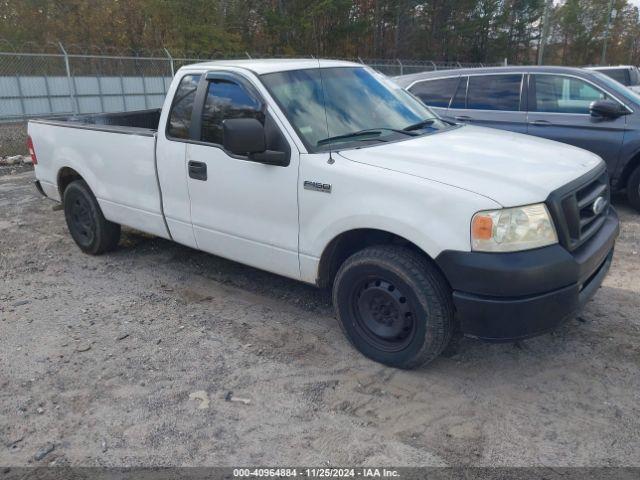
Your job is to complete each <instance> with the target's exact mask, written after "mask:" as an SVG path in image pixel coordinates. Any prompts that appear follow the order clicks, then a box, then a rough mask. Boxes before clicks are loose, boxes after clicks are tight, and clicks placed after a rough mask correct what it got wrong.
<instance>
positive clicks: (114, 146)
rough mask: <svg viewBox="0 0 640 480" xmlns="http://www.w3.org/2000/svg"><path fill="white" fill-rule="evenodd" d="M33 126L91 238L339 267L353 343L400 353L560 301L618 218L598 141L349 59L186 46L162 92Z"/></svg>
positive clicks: (285, 268)
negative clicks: (421, 93) (159, 96)
mask: <svg viewBox="0 0 640 480" xmlns="http://www.w3.org/2000/svg"><path fill="white" fill-rule="evenodd" d="M28 146H29V150H30V153H31V155H32V157H33V161H34V164H35V175H36V178H37V181H36V186H37V188H38V189H39V190H40V191H41V193H43V194H44V195H46V196H47V197H49V198H51V199H53V200H56V201H61V202H62V203H63V205H64V212H65V218H66V222H67V225H68V228H69V232H70V234H71V236H72V237H73V239H74V240H75V242H76V243H77V244H78V246H79V247H80V249H81V250H83V251H84V252H86V253H89V254H100V253H103V252H107V251H109V250H112V249H114V248H115V247H116V246H117V244H118V240H119V236H120V226H121V225H126V226H129V227H132V228H135V229H138V230H141V231H144V232H147V233H150V234H153V235H157V236H159V237H163V238H166V239H171V240H174V241H176V242H179V243H181V244H184V245H188V246H190V247H193V248H197V249H200V250H203V251H206V252H210V253H212V254H215V255H219V256H222V257H226V258H229V259H232V260H236V261H239V262H242V263H245V264H248V265H251V266H254V267H257V268H260V269H264V270H268V271H270V272H274V273H276V274H280V275H284V276H287V277H291V278H293V279H297V280H301V281H303V282H308V283H310V284H315V285H317V286H319V287H331V288H332V292H333V302H334V305H335V309H336V313H337V317H338V320H339V323H340V325H341V327H342V328H343V330H344V332H345V334H346V335H347V337H348V338H349V340H350V341H351V342H352V343H353V344H354V345H355V347H356V348H358V349H359V350H360V351H361V352H362V353H363V354H365V355H366V356H368V357H370V358H372V359H375V360H377V361H379V362H382V363H385V364H387V365H391V366H395V367H401V368H411V367H415V366H417V365H421V364H424V363H426V362H428V361H430V360H432V359H434V358H435V357H437V356H438V355H439V354H440V353H441V352H442V350H443V349H444V348H445V346H446V345H447V343H448V341H449V339H450V338H451V336H452V334H453V333H454V332H455V331H461V332H462V333H464V334H466V335H470V336H473V337H478V338H482V339H487V340H493V341H511V340H516V339H521V338H527V337H531V336H534V335H538V334H541V333H543V332H546V331H548V330H550V329H552V328H554V327H555V326H556V325H558V324H559V323H560V322H562V321H563V320H565V319H567V318H570V317H571V316H572V314H574V313H575V312H576V311H577V310H578V309H579V308H580V307H581V306H583V305H584V304H585V302H586V301H587V300H588V299H589V298H590V297H591V296H592V295H593V294H594V292H595V291H596V290H597V289H598V287H599V286H600V284H601V283H602V281H603V278H604V277H605V275H606V273H607V271H608V269H609V266H610V263H611V258H612V255H613V248H614V243H615V240H616V237H617V235H618V231H619V226H618V218H617V215H616V212H615V210H614V209H613V208H612V207H611V206H610V202H609V181H608V178H607V172H606V169H605V165H604V163H603V162H602V160H601V159H600V157H598V156H597V155H595V154H592V153H590V152H587V151H585V150H581V149H578V148H575V147H572V146H569V145H565V144H561V143H556V142H553V141H549V140H545V139H540V138H534V137H528V136H525V135H521V134H517V133H511V132H505V131H499V130H494V129H487V128H482V127H476V126H464V125H458V124H455V123H451V122H447V121H444V120H442V119H440V118H439V117H438V116H437V115H435V114H434V113H432V111H431V110H429V109H428V108H427V107H425V106H424V105H422V104H421V103H420V102H419V101H418V100H417V99H416V98H414V97H413V96H412V95H411V94H409V93H407V92H405V91H403V90H402V89H401V88H400V87H398V86H396V85H395V84H394V83H392V82H391V81H389V80H387V79H386V78H385V77H384V76H382V75H380V74H378V73H377V72H375V71H373V70H370V69H369V68H367V67H365V66H363V65H360V64H354V63H350V62H341V61H329V60H245V61H240V60H238V61H217V62H211V63H203V64H196V65H191V66H187V67H184V68H182V69H180V71H179V72H178V73H177V75H176V76H175V78H174V80H173V83H172V84H171V86H170V88H169V91H168V94H167V98H166V100H165V103H164V106H163V108H162V109H161V110H153V111H142V112H130V113H122V114H100V115H79V116H72V117H69V118H65V119H60V118H58V119H49V120H46V119H45V120H34V121H31V122H29V140H28Z"/></svg>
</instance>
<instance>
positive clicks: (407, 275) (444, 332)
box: [333, 245, 453, 368]
mask: <svg viewBox="0 0 640 480" xmlns="http://www.w3.org/2000/svg"><path fill="white" fill-rule="evenodd" d="M333 303H334V307H335V309H336V313H337V316H338V320H339V322H340V326H341V327H342V329H343V331H344V332H345V334H346V335H347V337H348V338H349V340H350V341H351V343H352V344H353V345H354V346H355V347H356V348H357V349H358V350H360V352H362V353H363V354H364V355H366V356H367V357H369V358H371V359H373V360H375V361H377V362H380V363H383V364H385V365H389V366H393V367H399V368H413V367H417V366H419V365H424V364H426V363H428V362H430V361H432V360H433V359H435V358H436V357H437V356H438V355H439V354H440V353H441V352H442V351H443V350H444V348H445V347H446V346H447V344H448V343H449V340H450V338H451V335H452V333H453V303H452V298H451V291H450V288H449V285H448V283H447V282H446V280H445V279H444V277H443V276H442V274H441V273H440V271H439V270H438V269H437V268H436V267H435V266H434V265H433V264H432V263H431V262H430V261H429V259H428V258H427V257H426V256H424V255H422V254H420V253H419V252H416V251H414V250H411V249H408V248H405V247H399V246H393V245H381V246H375V247H369V248H365V249H364V250H361V251H359V252H357V253H355V254H353V255H352V256H351V257H349V258H348V259H347V260H345V262H344V263H343V264H342V266H341V267H340V269H339V270H338V273H337V274H336V278H335V280H334V283H333Z"/></svg>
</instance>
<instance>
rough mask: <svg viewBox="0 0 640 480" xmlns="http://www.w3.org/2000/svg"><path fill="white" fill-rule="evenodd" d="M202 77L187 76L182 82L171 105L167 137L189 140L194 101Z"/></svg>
mask: <svg viewBox="0 0 640 480" xmlns="http://www.w3.org/2000/svg"><path fill="white" fill-rule="evenodd" d="M199 81H200V75H186V76H185V77H183V78H182V80H180V84H179V85H178V89H177V90H176V94H175V96H174V97H173V103H172V104H171V112H170V113H169V124H168V127H167V135H168V136H169V137H174V138H189V128H190V127H191V113H192V112H193V100H194V99H195V97H196V90H197V89H198V82H199Z"/></svg>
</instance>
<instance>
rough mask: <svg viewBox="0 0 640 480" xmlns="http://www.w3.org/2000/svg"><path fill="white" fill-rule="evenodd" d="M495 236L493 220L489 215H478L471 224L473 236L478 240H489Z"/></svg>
mask: <svg viewBox="0 0 640 480" xmlns="http://www.w3.org/2000/svg"><path fill="white" fill-rule="evenodd" d="M492 234H493V220H492V219H491V217H489V216H488V215H476V216H475V217H473V223H472V224H471V236H472V238H475V239H476V240H489V239H490V238H491V235H492Z"/></svg>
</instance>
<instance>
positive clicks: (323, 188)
mask: <svg viewBox="0 0 640 480" xmlns="http://www.w3.org/2000/svg"><path fill="white" fill-rule="evenodd" d="M304 188H305V190H315V191H316V192H324V193H331V184H330V183H322V182H312V181H311V180H305V181H304Z"/></svg>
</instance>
